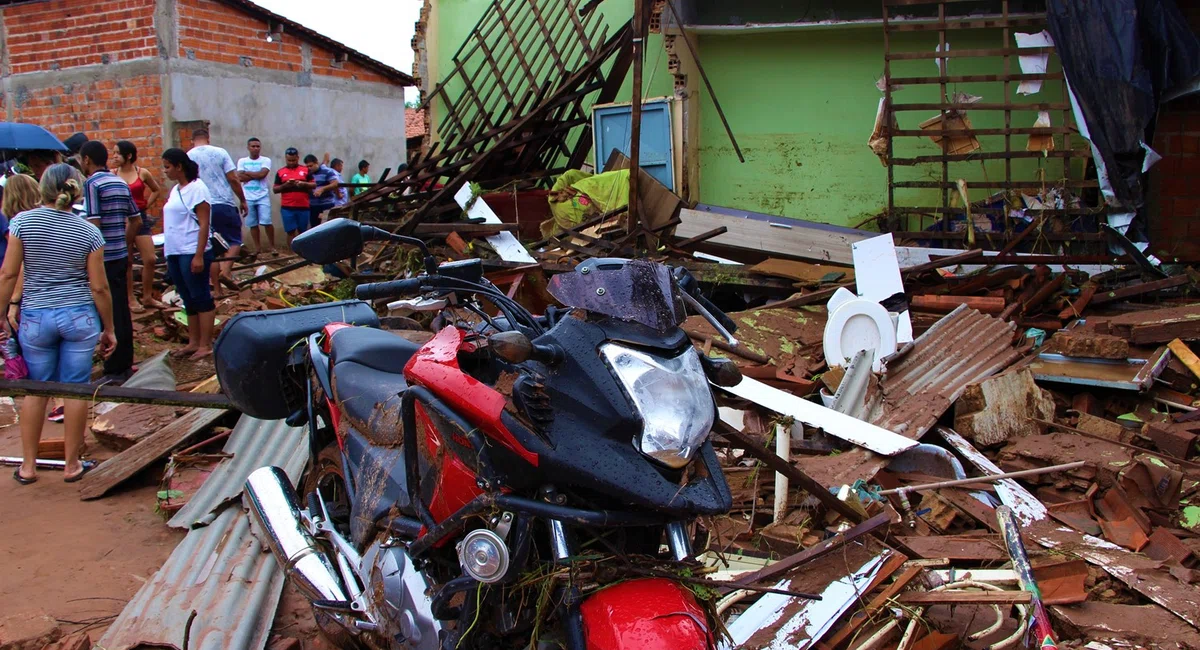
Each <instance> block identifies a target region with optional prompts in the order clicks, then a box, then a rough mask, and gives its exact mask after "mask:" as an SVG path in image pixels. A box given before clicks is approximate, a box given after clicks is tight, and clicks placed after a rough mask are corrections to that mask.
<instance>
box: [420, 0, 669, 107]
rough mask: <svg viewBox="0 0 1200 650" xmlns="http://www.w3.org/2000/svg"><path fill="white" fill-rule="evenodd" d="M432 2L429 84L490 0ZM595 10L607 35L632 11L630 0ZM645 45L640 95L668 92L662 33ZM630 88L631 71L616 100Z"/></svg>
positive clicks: (449, 63)
mask: <svg viewBox="0 0 1200 650" xmlns="http://www.w3.org/2000/svg"><path fill="white" fill-rule="evenodd" d="M434 3H435V5H436V10H435V11H436V16H435V18H434V21H433V26H432V27H431V29H433V30H435V31H436V35H435V37H434V39H433V44H432V47H431V51H430V53H429V57H430V70H429V74H430V77H431V81H432V82H433V84H431V87H432V86H433V85H436V84H437V83H438V82H440V81H442V79H443V78H444V77H445V76H446V74H447V73H449V72H450V71H451V70H452V69H453V67H454V62H453V58H454V55H455V54H456V53H457V52H458V50H459V48H460V47H461V46H462V44H463V42H465V41H466V39H467V37H468V36H469V35H470V33H471V30H472V29H474V27H475V24H476V23H477V22H478V21H479V18H480V16H481V15H483V12H484V11H485V10H486V9H488V8H489V7H490V6H491V5H492V0H434ZM598 11H600V12H601V13H602V14H603V15H604V19H605V24H606V25H607V27H608V35H610V36H611V35H612V34H613V33H615V32H616V31H617V30H618V29H620V28H621V27H622V26H624V24H625V23H626V22H627V21H628V20H629V18H630V17H631V16H632V15H633V0H606V1H605V2H603V3H602V4H601V5H600V7H599V9H598ZM645 49H646V64H645V65H646V67H645V70H644V72H643V89H644V90H643V93H645V95H644V96H645V97H647V98H649V97H665V96H669V95H671V94H672V92H673V88H674V80H673V78H672V77H671V74H670V73H669V72H667V56H666V52H665V50H664V48H663V44H662V36H660V35H656V34H652V35H651V36H650V38H649V39H648V40H647V41H646V48H645ZM501 56H502V55H501ZM500 63H501V65H502V66H503V65H504V64H505V60H504V59H503V58H500ZM514 67H515V64H514ZM534 67H536V64H534ZM548 67H549V66H547V68H548ZM632 88H633V75H632V72H631V73H630V74H629V75H627V76H626V78H625V84H624V86H622V87H621V91H620V93H618V95H617V101H618V102H627V101H629V100H630V98H631V97H632ZM460 92H462V87H461V85H459V86H458V87H455V86H453V85H452V86H447V93H448V94H450V95H451V96H457V95H458V93H460ZM438 108H439V107H438V106H436V105H435V106H434V112H435V114H436V112H437V110H438Z"/></svg>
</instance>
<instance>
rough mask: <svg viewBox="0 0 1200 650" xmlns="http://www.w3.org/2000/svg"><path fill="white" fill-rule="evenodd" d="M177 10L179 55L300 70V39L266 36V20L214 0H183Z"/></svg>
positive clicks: (270, 68) (217, 61)
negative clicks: (252, 16) (268, 38)
mask: <svg viewBox="0 0 1200 650" xmlns="http://www.w3.org/2000/svg"><path fill="white" fill-rule="evenodd" d="M177 6H178V10H179V56H181V57H191V58H195V59H196V60H198V61H212V62H214V63H225V64H229V65H243V64H244V63H243V59H242V57H248V58H249V60H250V62H251V63H252V65H253V66H254V67H256V68H267V69H269V70H287V71H290V72H300V71H301V70H302V69H303V66H302V62H301V57H300V40H299V39H297V38H296V37H295V36H291V35H289V34H284V35H283V36H282V38H281V37H279V36H276V37H274V38H275V42H273V43H268V42H267V40H266V34H267V23H266V22H265V21H258V20H255V19H253V18H251V17H250V16H249V15H247V14H246V13H244V12H241V11H238V10H237V9H234V8H232V7H230V6H229V5H226V4H224V3H221V2H216V1H215V0H184V1H182V2H180V3H179V4H178V5H177Z"/></svg>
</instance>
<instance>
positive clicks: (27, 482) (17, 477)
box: [13, 467, 37, 485]
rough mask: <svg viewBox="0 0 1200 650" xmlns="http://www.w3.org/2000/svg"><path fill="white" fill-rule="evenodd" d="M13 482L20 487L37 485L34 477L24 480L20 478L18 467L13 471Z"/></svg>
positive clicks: (22, 477)
mask: <svg viewBox="0 0 1200 650" xmlns="http://www.w3.org/2000/svg"><path fill="white" fill-rule="evenodd" d="M13 480H15V481H16V482H17V483H20V484H21V485H33V484H34V483H37V477H36V476H35V477H33V478H25V477H24V476H21V468H20V467H18V468H16V469H15V470H13Z"/></svg>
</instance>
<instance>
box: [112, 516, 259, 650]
mask: <svg viewBox="0 0 1200 650" xmlns="http://www.w3.org/2000/svg"><path fill="white" fill-rule="evenodd" d="M282 592H283V571H281V570H280V568H279V565H278V564H277V563H276V562H275V556H273V555H271V553H270V552H268V551H267V549H265V548H264V547H263V546H262V544H260V543H259V542H258V540H257V539H255V538H254V537H253V536H252V535H251V534H250V519H249V517H247V515H246V513H245V512H243V511H242V509H241V507H238V506H234V507H229V508H225V509H224V510H222V511H221V514H220V515H218V516H217V518H216V519H215V520H213V522H212V523H211V524H209V525H208V526H205V527H203V528H197V529H196V530H193V531H191V532H190V533H188V534H187V537H184V538H183V541H181V542H180V543H179V546H176V547H175V551H174V552H172V553H171V557H170V558H168V559H167V562H166V563H165V564H163V566H162V568H161V569H159V570H158V572H157V573H155V574H154V576H153V577H152V578H151V579H150V581H149V582H147V583H146V584H145V585H142V588H141V589H139V590H138V592H137V595H135V596H134V597H133V600H131V601H129V604H128V605H126V606H125V609H124V610H122V611H121V615H120V616H118V617H117V620H116V621H114V622H113V624H112V626H111V627H109V628H108V630H107V631H105V633H104V636H103V637H101V638H100V642H99V644H98V647H99V648H101V649H103V650H126V649H128V648H133V647H136V646H138V645H140V644H146V645H154V646H165V647H168V648H176V649H177V650H182V648H183V637H184V632H185V628H186V627H187V622H188V618H189V617H190V616H191V613H192V612H193V611H195V612H196V618H195V620H194V621H192V625H191V637H190V640H189V643H188V650H258V649H259V648H262V647H263V646H264V645H265V644H266V642H267V636H268V635H269V634H270V632H271V622H272V621H273V620H274V618H275V609H276V607H278V606H279V598H280V595H281V594H282Z"/></svg>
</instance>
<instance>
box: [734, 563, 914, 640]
mask: <svg viewBox="0 0 1200 650" xmlns="http://www.w3.org/2000/svg"><path fill="white" fill-rule="evenodd" d="M890 554H891V552H890V551H885V552H884V553H881V554H880V555H878V556H875V557H873V558H871V559H869V560H867V562H866V563H865V564H863V565H862V566H860V567H858V568H857V570H854V571H852V572H851V573H850V574H849V575H847V576H844V577H842V578H839V579H837V580H835V581H833V583H832V584H830V585H829V586H828V587H826V588H825V590H824V591H822V592H821V600H819V601H805V602H804V603H803V604H802V605H801V606H800V610H799V611H798V612H796V613H795V614H793V615H792V616H791V617H790V618H788V620H786V621H784V622H783V623H782V624H781V625H779V626H778V629H777V630H776V632H775V634H774V636H773V639H772V640H771V641H770V642H769V643H768V644H767V646H769V647H788V648H795V649H796V650H805V649H806V648H810V647H812V646H813V645H814V644H816V643H817V642H819V641H820V640H821V639H822V638H823V637H824V636H825V635H826V634H828V633H829V630H830V629H831V628H832V627H833V624H834V623H836V622H837V620H838V619H839V618H841V616H842V615H843V614H845V613H846V611H847V610H848V609H850V606H851V605H853V604H854V603H856V602H858V601H859V598H860V597H861V596H860V595H861V594H862V593H863V592H864V591H865V590H866V588H867V587H868V585H870V584H871V582H873V581H874V580H875V578H876V576H877V575H878V574H879V572H880V570H881V569H882V567H883V566H884V564H885V563H886V560H887V557H888V556H889V555H890ZM855 564H857V562H856V563H855ZM851 566H853V565H851ZM780 584H781V585H783V587H782V588H786V587H787V585H788V584H790V581H787V580H785V581H783V582H781V583H780ZM794 600H795V599H793V598H790V597H788V596H783V595H778V594H767V595H766V596H763V597H762V598H760V599H759V600H758V602H756V603H754V604H753V605H751V606H750V608H749V609H747V610H746V611H745V612H744V613H743V614H742V615H741V616H740V617H738V619H737V620H736V621H734V622H733V623H732V624H730V625H729V637H730V639H729V640H730V641H732V645H731V644H730V643H729V642H728V641H727V642H726V643H723V644H722V645H721V648H723V649H724V648H740V647H743V646H744V645H745V644H746V642H747V641H749V640H750V638H751V637H752V636H756V635H758V634H761V633H762V630H763V628H764V627H767V626H773V625H774V624H775V623H777V622H778V621H779V619H780V618H781V617H782V615H783V614H784V613H785V612H786V611H788V610H787V609H786V608H787V607H788V606H789V605H791V603H793V602H794Z"/></svg>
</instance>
